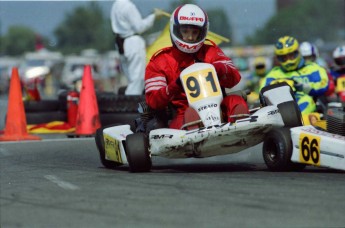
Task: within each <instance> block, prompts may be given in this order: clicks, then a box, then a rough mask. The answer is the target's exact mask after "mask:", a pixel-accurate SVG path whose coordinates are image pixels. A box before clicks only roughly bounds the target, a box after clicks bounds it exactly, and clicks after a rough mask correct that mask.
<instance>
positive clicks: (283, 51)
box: [274, 36, 302, 71]
mask: <svg viewBox="0 0 345 228" xmlns="http://www.w3.org/2000/svg"><path fill="white" fill-rule="evenodd" d="M274 52H275V54H276V56H277V59H278V61H279V63H280V64H281V66H282V67H283V68H284V69H285V70H286V71H293V70H296V69H297V67H298V64H299V63H300V61H301V58H302V57H301V54H300V52H299V44H298V41H297V40H296V39H295V38H293V37H291V36H284V37H281V38H279V39H278V41H277V43H276V45H275V48H274Z"/></svg>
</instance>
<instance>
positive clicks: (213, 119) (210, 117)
mask: <svg viewBox="0 0 345 228" xmlns="http://www.w3.org/2000/svg"><path fill="white" fill-rule="evenodd" d="M206 120H212V121H216V120H219V117H218V116H209V117H207V118H206Z"/></svg>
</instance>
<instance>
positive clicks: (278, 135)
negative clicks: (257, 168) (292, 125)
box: [263, 128, 305, 171]
mask: <svg viewBox="0 0 345 228" xmlns="http://www.w3.org/2000/svg"><path fill="white" fill-rule="evenodd" d="M291 155H292V140H291V135H290V129H289V128H279V129H273V130H271V131H270V132H269V133H268V134H267V135H266V138H265V140H264V143H263V158H264V161H265V163H266V165H267V167H268V169H269V170H271V171H301V170H303V169H304V168H305V165H304V164H299V163H293V162H292V161H291Z"/></svg>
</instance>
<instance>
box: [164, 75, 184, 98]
mask: <svg viewBox="0 0 345 228" xmlns="http://www.w3.org/2000/svg"><path fill="white" fill-rule="evenodd" d="M166 92H167V95H168V96H169V97H171V96H174V95H175V94H179V93H182V92H183V86H182V82H181V79H180V77H177V79H176V80H175V81H172V82H170V83H169V85H168V86H167V91H166Z"/></svg>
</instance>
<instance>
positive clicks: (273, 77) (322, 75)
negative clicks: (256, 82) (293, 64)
mask: <svg viewBox="0 0 345 228" xmlns="http://www.w3.org/2000/svg"><path fill="white" fill-rule="evenodd" d="M279 81H290V82H292V83H289V84H290V86H291V87H292V90H293V91H294V94H295V98H296V101H297V104H298V106H299V108H300V110H301V112H302V114H308V113H311V112H314V111H315V110H316V104H315V101H314V98H316V97H317V96H321V95H323V94H324V93H325V92H326V91H327V89H328V76H327V72H326V70H325V69H324V68H323V67H321V66H319V65H318V64H316V63H313V62H310V63H309V62H308V63H306V62H305V61H304V60H303V59H302V60H301V63H300V64H299V67H298V68H297V69H296V70H294V71H284V69H283V68H281V67H280V66H276V67H274V68H273V69H272V70H271V71H270V72H269V73H268V74H267V75H266V77H265V78H264V80H262V81H261V82H260V90H261V89H262V88H263V87H264V86H267V85H270V84H274V83H276V82H279ZM297 84H302V85H304V87H305V88H306V87H308V90H306V89H298V88H297V86H296V85H297Z"/></svg>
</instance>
